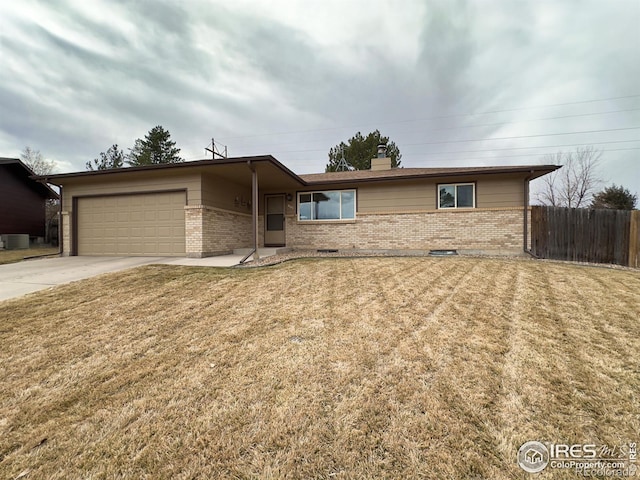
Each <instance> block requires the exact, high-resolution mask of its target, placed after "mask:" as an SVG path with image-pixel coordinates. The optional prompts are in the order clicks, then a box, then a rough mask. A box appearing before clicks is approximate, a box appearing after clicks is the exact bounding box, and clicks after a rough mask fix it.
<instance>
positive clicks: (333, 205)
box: [298, 190, 356, 221]
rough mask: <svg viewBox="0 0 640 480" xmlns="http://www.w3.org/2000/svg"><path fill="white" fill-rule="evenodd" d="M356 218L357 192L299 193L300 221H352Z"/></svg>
mask: <svg viewBox="0 0 640 480" xmlns="http://www.w3.org/2000/svg"><path fill="white" fill-rule="evenodd" d="M354 218H356V191H355V190H327V191H322V192H300V193H298V220H303V221H304V220H351V219H354Z"/></svg>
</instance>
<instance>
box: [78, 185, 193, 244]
mask: <svg viewBox="0 0 640 480" xmlns="http://www.w3.org/2000/svg"><path fill="white" fill-rule="evenodd" d="M185 200H186V193H185V192H169V193H153V194H141V195H117V196H106V197H90V198H79V199H78V204H77V209H78V215H77V222H78V229H77V232H78V244H77V245H78V255H129V256H135V255H150V256H155V255H158V256H161V255H171V256H182V255H184V254H185V241H184V239H185V234H184V206H185Z"/></svg>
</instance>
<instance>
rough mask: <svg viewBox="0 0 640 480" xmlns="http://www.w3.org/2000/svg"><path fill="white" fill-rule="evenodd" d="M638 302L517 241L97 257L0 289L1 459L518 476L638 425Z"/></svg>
mask: <svg viewBox="0 0 640 480" xmlns="http://www.w3.org/2000/svg"><path fill="white" fill-rule="evenodd" d="M639 318H640V273H639V272H637V271H630V270H614V269H606V268H594V267H586V266H577V265H570V264H560V263H551V262H537V261H527V260H500V259H473V258H401V259H394V258H360V259H325V260H302V261H295V262H287V263H285V264H281V265H278V266H275V267H268V268H262V269H234V270H230V269H213V268H187V267H173V266H145V267H141V268H138V269H134V270H129V271H126V272H121V273H114V274H108V275H103V276H100V277H97V278H94V279H90V280H86V281H82V282H76V283H73V284H70V285H66V286H62V287H58V288H55V289H52V290H48V291H45V292H40V293H35V294H31V295H29V296H26V297H23V298H21V299H16V300H9V301H5V302H0V346H1V348H0V382H1V385H2V388H1V390H0V477H1V478H8V479H13V478H17V477H18V476H20V475H22V476H21V478H24V479H45V478H46V479H76V478H77V479H89V478H90V479H103V478H104V479H106V478H109V479H115V478H132V479H133V478H136V479H137V478H148V479H165V478H166V479H169V478H171V479H192V478H211V479H213V478H264V479H270V478H273V479H275V478H326V479H334V478H336V479H355V478H363V479H364V478H366V479H369V478H437V479H462V478H471V479H515V478H522V479H526V478H534V476H533V475H531V474H527V473H525V472H523V471H522V470H520V468H519V467H518V466H517V464H516V453H517V450H518V448H519V446H520V445H521V444H522V443H523V442H525V441H527V440H541V441H552V442H558V443H560V442H563V441H564V442H569V443H580V442H585V443H609V444H619V443H620V442H623V441H633V440H635V441H638V440H640V438H639V437H640V433H639V432H640V323H639ZM535 477H536V478H570V479H575V478H577V477H576V474H575V473H573V472H564V473H559V472H558V471H556V472H554V471H551V470H549V469H547V470H546V471H545V472H543V473H542V474H539V475H537V476H535Z"/></svg>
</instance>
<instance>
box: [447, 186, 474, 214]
mask: <svg viewBox="0 0 640 480" xmlns="http://www.w3.org/2000/svg"><path fill="white" fill-rule="evenodd" d="M475 190H476V185H475V183H452V184H447V185H438V208H443V209H444V208H475V206H476V191H475Z"/></svg>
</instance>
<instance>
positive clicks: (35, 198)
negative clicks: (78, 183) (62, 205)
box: [0, 158, 58, 238]
mask: <svg viewBox="0 0 640 480" xmlns="http://www.w3.org/2000/svg"><path fill="white" fill-rule="evenodd" d="M33 175H34V173H33V172H32V171H31V169H30V168H29V167H27V166H26V165H25V164H24V163H22V162H21V161H20V160H19V159H17V158H0V235H8V234H28V235H29V237H31V238H37V237H44V236H45V226H46V217H45V204H46V201H47V200H49V199H56V198H58V195H57V194H56V192H54V191H53V190H51V189H50V188H49V187H48V186H46V185H44V184H42V183H40V182H37V181H36V180H33V179H32V178H31V177H32V176H33Z"/></svg>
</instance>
